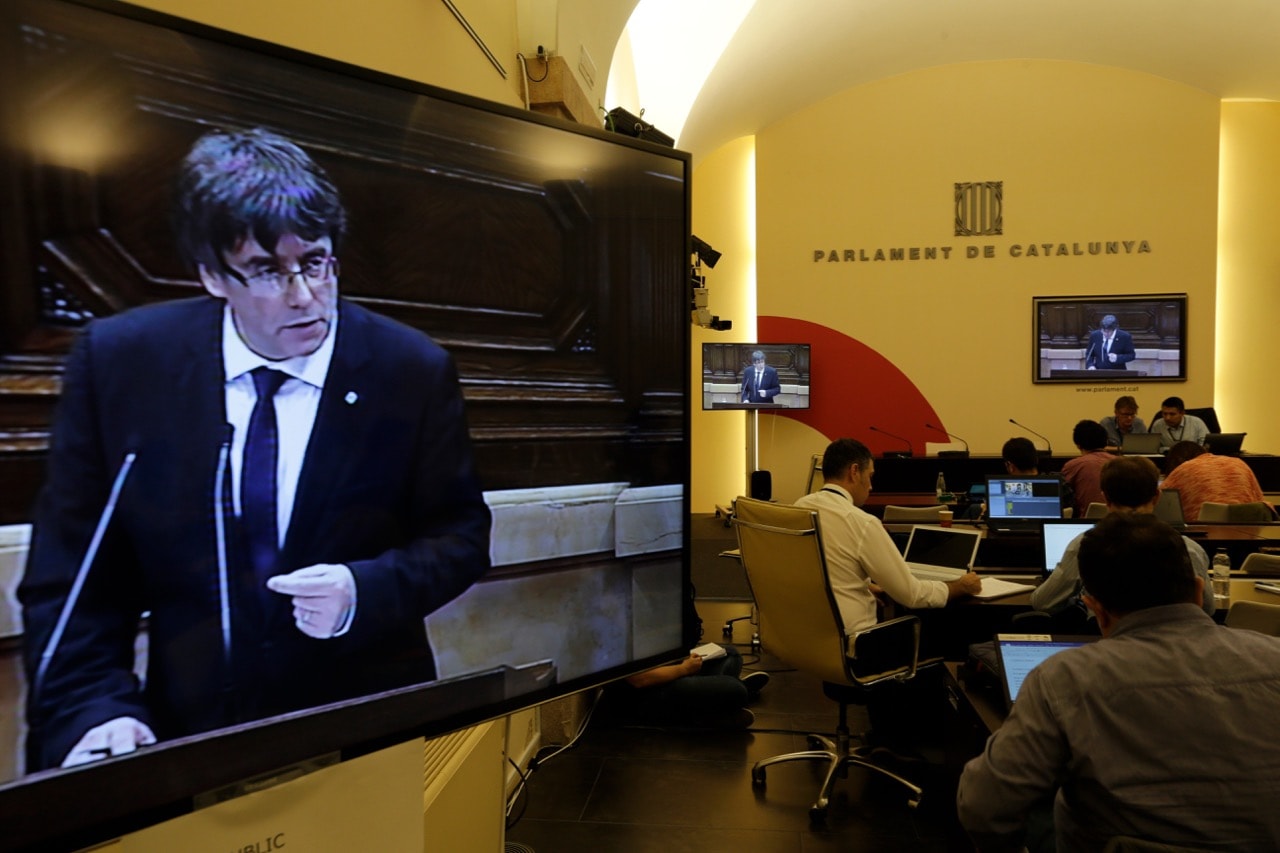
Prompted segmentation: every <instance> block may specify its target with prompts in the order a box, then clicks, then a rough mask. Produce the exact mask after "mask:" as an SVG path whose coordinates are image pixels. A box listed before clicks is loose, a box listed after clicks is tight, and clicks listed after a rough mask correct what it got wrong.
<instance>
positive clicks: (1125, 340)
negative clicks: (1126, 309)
mask: <svg viewBox="0 0 1280 853" xmlns="http://www.w3.org/2000/svg"><path fill="white" fill-rule="evenodd" d="M1102 343H1103V342H1102V330H1101V329H1094V330H1093V331H1092V332H1090V333H1089V348H1088V349H1087V350H1085V362H1084V366H1085V367H1086V368H1089V367H1096V368H1097V369H1098V370H1128V369H1129V367H1128V365H1129V362H1131V361H1133V360H1134V359H1135V358H1137V357H1138V354H1137V353H1136V352H1134V350H1133V335H1131V334H1129V333H1128V332H1126V331H1125V330H1124V329H1116V336H1115V339H1114V340H1112V341H1111V351H1112V352H1113V353H1115V356H1116V360H1115V362H1114V363H1113V362H1112V361H1111V359H1109V358H1107V356H1106V354H1105V353H1104V352H1103V351H1102Z"/></svg>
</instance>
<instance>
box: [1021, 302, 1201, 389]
mask: <svg viewBox="0 0 1280 853" xmlns="http://www.w3.org/2000/svg"><path fill="white" fill-rule="evenodd" d="M1031 322H1032V329H1033V337H1032V351H1031V378H1032V381H1033V382H1049V383H1052V382H1099V383H1108V382H1111V383H1114V382H1181V381H1185V380H1186V378H1187V295H1186V294H1185V293H1156V294H1147V295H1141V296H1037V297H1034V298H1033V299H1032V300H1031Z"/></svg>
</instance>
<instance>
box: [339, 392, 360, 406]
mask: <svg viewBox="0 0 1280 853" xmlns="http://www.w3.org/2000/svg"><path fill="white" fill-rule="evenodd" d="M342 399H344V400H346V401H347V405H348V406H354V405H355V404H356V400H359V399H360V395H359V394H357V393H356V392H355V391H348V392H347V396H345V397H343V398H342Z"/></svg>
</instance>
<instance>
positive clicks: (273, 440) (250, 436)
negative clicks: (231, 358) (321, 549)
mask: <svg viewBox="0 0 1280 853" xmlns="http://www.w3.org/2000/svg"><path fill="white" fill-rule="evenodd" d="M251 375H252V377H253V387H254V388H255V389H257V392H258V401H257V402H256V403H254V406H253V413H252V414H251V415H250V416H249V431H248V432H247V433H246V435H245V440H244V464H243V465H242V466H241V470H240V517H241V521H242V523H243V525H244V533H245V541H246V543H247V544H248V546H249V563H250V565H252V566H253V574H254V577H255V578H256V579H257V582H258V589H259V590H260V591H263V593H264V594H266V593H265V587H264V586H263V584H265V583H266V580H267V578H269V577H271V576H272V575H273V574H275V571H276V561H277V560H278V558H279V556H280V536H279V532H278V530H277V523H276V457H277V455H278V453H277V450H278V447H279V443H280V441H279V433H278V430H277V429H276V407H275V403H274V402H273V399H272V398H274V397H275V395H276V392H277V391H279V390H280V386H281V385H282V384H284V381H285V380H286V379H288V378H289V377H288V375H287V374H284V373H281V372H280V371H278V370H272V369H270V368H267V367H259V368H255V369H254V370H253V372H252V374H251Z"/></svg>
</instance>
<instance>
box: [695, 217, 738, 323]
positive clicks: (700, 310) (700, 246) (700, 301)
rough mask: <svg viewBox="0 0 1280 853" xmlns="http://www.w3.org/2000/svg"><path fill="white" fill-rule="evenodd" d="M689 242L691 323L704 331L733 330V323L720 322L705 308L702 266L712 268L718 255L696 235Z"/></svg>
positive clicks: (705, 286) (730, 321)
mask: <svg viewBox="0 0 1280 853" xmlns="http://www.w3.org/2000/svg"><path fill="white" fill-rule="evenodd" d="M691 242H692V245H693V262H692V264H691V265H690V268H689V282H690V284H691V285H692V287H693V294H692V295H693V299H692V305H691V308H692V311H693V322H694V324H695V325H698V326H701V327H702V328H704V329H715V330H716V331H717V332H726V331H728V330H729V329H732V328H733V321H732V320H721V319H720V315H718V314H712V313H711V311H710V309H708V308H707V300H708V291H707V277H706V276H704V275H703V274H702V265H703V264H704V263H705V264H706V265H707V268H708V269H710V268H711V267H714V266H715V265H716V261H718V260H720V253H719V252H717V251H716V250H715V249H713V248H711V246H710V245H709V244H707V243H706V242H704V241H703V240H699V239H698V237H697V235H691Z"/></svg>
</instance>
